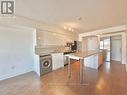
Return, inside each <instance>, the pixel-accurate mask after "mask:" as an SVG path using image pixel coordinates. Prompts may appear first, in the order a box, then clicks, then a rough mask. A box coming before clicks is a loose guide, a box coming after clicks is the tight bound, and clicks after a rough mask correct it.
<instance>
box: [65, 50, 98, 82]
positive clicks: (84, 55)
mask: <svg viewBox="0 0 127 95" xmlns="http://www.w3.org/2000/svg"><path fill="white" fill-rule="evenodd" d="M98 53H99V52H98V51H86V52H76V53H72V54H68V55H66V57H67V59H68V77H69V78H71V64H70V59H76V60H79V61H80V83H83V72H84V66H86V63H90V62H88V59H87V58H90V60H91V61H92V62H94V63H95V64H96V65H97V64H98ZM92 56H93V57H92ZM95 59H96V60H95ZM95 61H96V62H95ZM96 65H95V66H94V65H93V66H94V67H95V68H96V67H97V66H96Z"/></svg>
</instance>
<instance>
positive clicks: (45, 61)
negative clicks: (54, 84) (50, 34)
mask: <svg viewBox="0 0 127 95" xmlns="http://www.w3.org/2000/svg"><path fill="white" fill-rule="evenodd" d="M51 71H52V57H51V55H43V56H40V74H41V75H45V74H47V73H49V72H51Z"/></svg>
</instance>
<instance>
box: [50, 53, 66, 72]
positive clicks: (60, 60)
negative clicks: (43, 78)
mask: <svg viewBox="0 0 127 95" xmlns="http://www.w3.org/2000/svg"><path fill="white" fill-rule="evenodd" d="M52 64H53V70H56V69H59V68H62V67H64V56H63V53H56V54H52Z"/></svg>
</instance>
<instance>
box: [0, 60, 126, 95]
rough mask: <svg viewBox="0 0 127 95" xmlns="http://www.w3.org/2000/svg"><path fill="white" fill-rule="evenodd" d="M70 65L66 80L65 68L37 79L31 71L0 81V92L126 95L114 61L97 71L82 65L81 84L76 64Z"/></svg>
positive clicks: (122, 71) (121, 71) (120, 71)
mask: <svg viewBox="0 0 127 95" xmlns="http://www.w3.org/2000/svg"><path fill="white" fill-rule="evenodd" d="M72 68H73V69H72V78H71V79H70V80H69V79H68V78H67V67H65V68H63V69H59V70H56V71H53V72H51V73H49V74H47V75H44V76H43V77H41V78H38V76H37V75H36V74H35V73H34V72H31V73H27V74H24V75H21V76H18V77H14V78H11V79H8V80H4V81H1V82H0V95H127V73H126V72H125V67H124V65H121V64H119V63H118V62H111V64H110V63H105V64H104V65H102V66H101V67H100V69H99V70H98V71H97V70H93V69H90V68H85V71H84V72H85V73H84V84H83V85H80V83H79V63H78V62H77V63H74V64H73V67H72Z"/></svg>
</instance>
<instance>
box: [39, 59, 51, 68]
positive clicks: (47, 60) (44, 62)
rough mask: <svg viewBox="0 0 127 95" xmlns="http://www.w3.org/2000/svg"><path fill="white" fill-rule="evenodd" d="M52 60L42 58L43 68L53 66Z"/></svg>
mask: <svg viewBox="0 0 127 95" xmlns="http://www.w3.org/2000/svg"><path fill="white" fill-rule="evenodd" d="M51 65H52V64H51V60H50V59H44V60H42V63H41V66H42V68H43V69H44V68H45V69H48V68H50V67H51Z"/></svg>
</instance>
